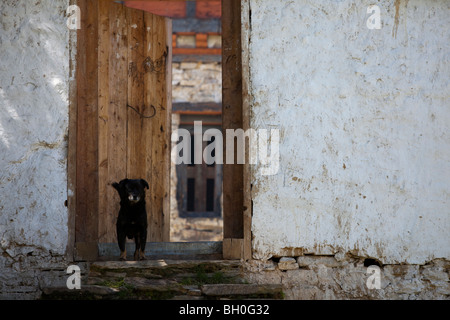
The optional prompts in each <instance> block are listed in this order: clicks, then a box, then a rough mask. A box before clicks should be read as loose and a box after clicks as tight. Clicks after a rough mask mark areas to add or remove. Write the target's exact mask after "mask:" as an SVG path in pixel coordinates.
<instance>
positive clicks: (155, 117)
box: [98, 2, 171, 242]
mask: <svg viewBox="0 0 450 320" xmlns="http://www.w3.org/2000/svg"><path fill="white" fill-rule="evenodd" d="M100 3H101V4H100V7H99V9H100V10H99V13H100V21H99V23H100V25H99V33H100V37H99V49H98V54H99V77H98V78H99V190H100V192H99V242H115V241H116V231H115V229H116V227H115V223H116V220H117V213H118V211H119V202H118V200H119V198H118V195H117V192H116V190H115V189H114V188H112V187H111V184H112V183H113V182H115V181H117V182H118V181H120V180H121V179H124V178H129V179H138V178H142V179H145V180H147V182H148V183H149V185H150V189H149V190H148V191H147V192H146V193H147V197H146V202H147V213H148V223H149V226H148V238H147V240H148V241H168V240H169V232H170V229H169V216H170V214H169V204H168V201H169V170H170V165H169V161H170V160H169V143H168V141H169V139H170V136H169V134H170V132H169V130H170V111H171V98H170V95H171V90H170V83H171V81H170V80H171V79H170V78H171V77H170V75H171V63H170V58H171V52H170V50H171V48H170V47H171V21H170V20H169V19H167V18H164V17H160V16H156V15H153V14H151V13H148V12H144V11H140V10H136V9H131V8H127V7H125V6H123V5H119V4H116V3H103V2H100Z"/></svg>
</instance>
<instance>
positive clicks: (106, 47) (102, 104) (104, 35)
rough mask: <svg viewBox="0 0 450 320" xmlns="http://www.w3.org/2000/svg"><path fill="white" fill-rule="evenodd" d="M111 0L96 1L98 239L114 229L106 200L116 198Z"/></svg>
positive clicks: (108, 201) (103, 238)
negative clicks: (111, 173)
mask: <svg viewBox="0 0 450 320" xmlns="http://www.w3.org/2000/svg"><path fill="white" fill-rule="evenodd" d="M110 7H111V2H109V1H100V2H99V12H98V17H99V18H98V19H99V21H98V22H99V30H98V32H99V38H98V70H99V73H98V139H99V143H98V176H99V177H98V180H99V183H98V190H99V206H98V224H99V231H98V233H99V242H107V241H108V234H110V233H111V232H114V230H111V229H112V227H113V226H112V225H111V221H112V220H113V216H115V214H117V213H114V212H109V211H108V210H109V209H110V207H109V205H108V203H110V202H112V201H114V200H117V199H114V198H113V196H115V195H114V193H113V191H114V190H112V189H113V188H112V187H111V186H110V185H109V184H108V182H109V183H110V181H109V177H108V135H109V130H108V128H109V112H108V110H109V55H110V37H109V24H110V21H109V16H110V12H109V8H110Z"/></svg>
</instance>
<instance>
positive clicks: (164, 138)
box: [144, 12, 171, 241]
mask: <svg viewBox="0 0 450 320" xmlns="http://www.w3.org/2000/svg"><path fill="white" fill-rule="evenodd" d="M169 21H170V20H169ZM144 22H145V30H146V46H145V48H146V54H145V55H146V57H145V60H144V66H145V75H144V81H145V86H146V90H145V94H146V103H147V105H148V106H151V105H153V106H154V108H155V109H156V113H155V116H154V117H153V118H151V119H149V121H147V122H146V125H145V126H144V128H145V129H144V130H145V131H146V135H147V137H149V138H150V139H149V141H148V142H147V146H150V148H151V149H150V150H151V152H148V156H147V166H146V167H147V171H148V176H151V178H150V179H149V180H150V181H149V184H150V190H149V191H150V192H149V193H150V201H149V203H150V206H149V207H148V211H149V212H148V220H149V221H148V222H149V228H148V240H149V241H168V240H169V235H170V220H169V219H170V210H169V209H170V208H169V190H170V181H169V177H170V163H169V161H170V153H169V152H170V150H169V141H170V140H169V139H170V136H169V134H170V128H171V126H170V118H169V117H170V112H171V101H170V99H169V93H168V90H169V89H170V81H171V79H170V72H171V71H170V70H168V68H170V67H171V66H170V52H169V50H170V47H171V40H170V39H171V28H170V26H171V25H170V24H169V23H168V22H167V21H166V18H164V17H159V16H156V15H152V14H150V13H147V12H146V13H145V14H144ZM169 28H170V30H169Z"/></svg>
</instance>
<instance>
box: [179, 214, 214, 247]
mask: <svg viewBox="0 0 450 320" xmlns="http://www.w3.org/2000/svg"><path fill="white" fill-rule="evenodd" d="M172 217H173V216H172ZM222 230H223V219H222V218H179V217H173V219H172V220H171V221H170V241H171V242H183V241H222V240H223V232H222Z"/></svg>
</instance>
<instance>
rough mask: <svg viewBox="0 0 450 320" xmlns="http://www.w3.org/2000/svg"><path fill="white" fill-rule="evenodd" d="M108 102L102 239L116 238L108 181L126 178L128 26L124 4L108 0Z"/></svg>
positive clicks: (114, 197) (115, 200) (114, 202)
mask: <svg viewBox="0 0 450 320" xmlns="http://www.w3.org/2000/svg"><path fill="white" fill-rule="evenodd" d="M109 14H110V18H109V30H110V31H109V42H110V48H109V74H108V83H109V106H108V141H107V143H108V145H107V148H108V179H107V185H108V186H107V193H108V200H110V199H111V201H108V203H107V206H106V213H107V214H106V216H105V218H106V221H105V225H106V226H107V230H106V231H107V233H106V234H105V236H104V237H103V239H104V240H105V242H116V241H117V239H116V230H115V225H116V218H117V214H118V212H119V196H118V194H117V192H116V191H115V190H114V188H112V187H110V185H111V184H112V183H113V182H115V181H117V182H118V181H120V180H122V179H124V178H126V173H127V168H126V166H127V161H126V157H127V90H128V89H127V83H128V77H127V65H128V50H127V43H128V40H127V37H128V34H127V32H128V28H127V20H126V11H125V7H123V6H122V5H119V4H116V3H112V4H111V6H110V8H109Z"/></svg>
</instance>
